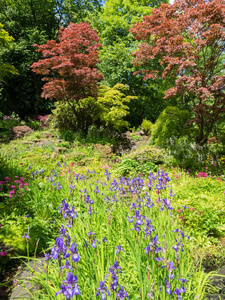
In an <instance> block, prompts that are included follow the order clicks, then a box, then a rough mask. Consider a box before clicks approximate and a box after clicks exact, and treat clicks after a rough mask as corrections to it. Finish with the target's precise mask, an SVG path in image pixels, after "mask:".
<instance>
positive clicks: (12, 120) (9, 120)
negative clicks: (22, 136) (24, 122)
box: [0, 111, 20, 129]
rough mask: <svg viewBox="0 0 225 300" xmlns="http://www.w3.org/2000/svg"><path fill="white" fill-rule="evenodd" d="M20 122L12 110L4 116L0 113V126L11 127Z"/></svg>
mask: <svg viewBox="0 0 225 300" xmlns="http://www.w3.org/2000/svg"><path fill="white" fill-rule="evenodd" d="M19 124H20V118H19V116H18V115H17V114H16V113H15V112H14V111H13V112H12V114H11V116H6V115H5V116H4V115H3V114H2V113H0V128H4V129H12V128H13V127H14V126H18V125H19Z"/></svg>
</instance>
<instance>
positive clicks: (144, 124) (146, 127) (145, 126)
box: [141, 119, 152, 135]
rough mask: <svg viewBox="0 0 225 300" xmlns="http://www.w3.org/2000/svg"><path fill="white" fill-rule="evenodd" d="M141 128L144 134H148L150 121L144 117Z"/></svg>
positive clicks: (150, 125)
mask: <svg viewBox="0 0 225 300" xmlns="http://www.w3.org/2000/svg"><path fill="white" fill-rule="evenodd" d="M141 128H142V129H143V131H144V133H145V135H150V133H151V128H152V122H151V121H149V120H146V119H144V120H143V122H142V123H141Z"/></svg>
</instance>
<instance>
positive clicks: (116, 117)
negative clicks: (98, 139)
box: [53, 84, 136, 134]
mask: <svg viewBox="0 0 225 300" xmlns="http://www.w3.org/2000/svg"><path fill="white" fill-rule="evenodd" d="M128 89H129V87H128V86H126V85H124V84H117V85H115V86H114V87H113V88H109V87H107V86H101V87H100V88H99V91H98V97H96V98H94V97H88V98H84V99H80V100H79V101H78V102H77V101H75V100H72V99H69V100H68V101H62V102H56V103H55V106H56V108H55V110H53V117H54V126H55V127H57V128H59V129H63V130H64V129H66V130H73V131H81V132H84V133H85V134H87V133H88V129H89V128H90V127H91V126H93V125H95V126H97V127H98V128H99V127H100V126H101V125H103V126H104V127H105V128H108V129H110V130H112V131H122V129H124V128H127V127H128V126H129V123H128V122H127V121H125V120H124V118H125V117H126V116H127V114H129V108H128V106H126V105H125V104H124V103H128V102H129V101H130V100H132V99H134V98H136V97H134V96H126V95H125V92H126V91H127V90H128Z"/></svg>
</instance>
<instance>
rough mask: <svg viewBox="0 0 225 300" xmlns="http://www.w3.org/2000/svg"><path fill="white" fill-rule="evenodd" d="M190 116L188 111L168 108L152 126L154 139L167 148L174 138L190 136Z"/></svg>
mask: <svg viewBox="0 0 225 300" xmlns="http://www.w3.org/2000/svg"><path fill="white" fill-rule="evenodd" d="M189 118H190V114H189V112H188V111H187V110H180V109H179V108H178V107H172V106H168V107H167V108H166V109H165V110H164V111H163V112H161V114H160V115H159V118H158V119H157V121H156V123H155V124H154V125H153V126H152V139H153V141H154V142H155V143H156V144H157V145H159V146H165V145H166V144H167V143H168V140H169V139H170V138H172V137H177V138H179V137H181V136H184V135H188V134H190V132H191V131H190V128H189V126H188V124H187V122H188V120H189Z"/></svg>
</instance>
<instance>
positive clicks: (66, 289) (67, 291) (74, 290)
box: [55, 273, 81, 299]
mask: <svg viewBox="0 0 225 300" xmlns="http://www.w3.org/2000/svg"><path fill="white" fill-rule="evenodd" d="M59 294H63V295H64V296H65V297H66V299H72V298H73V296H74V295H81V293H80V288H79V286H78V284H77V276H73V274H72V273H68V275H67V277H66V280H65V281H63V284H61V290H60V291H58V292H57V293H56V294H55V297H56V296H58V295H59Z"/></svg>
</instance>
